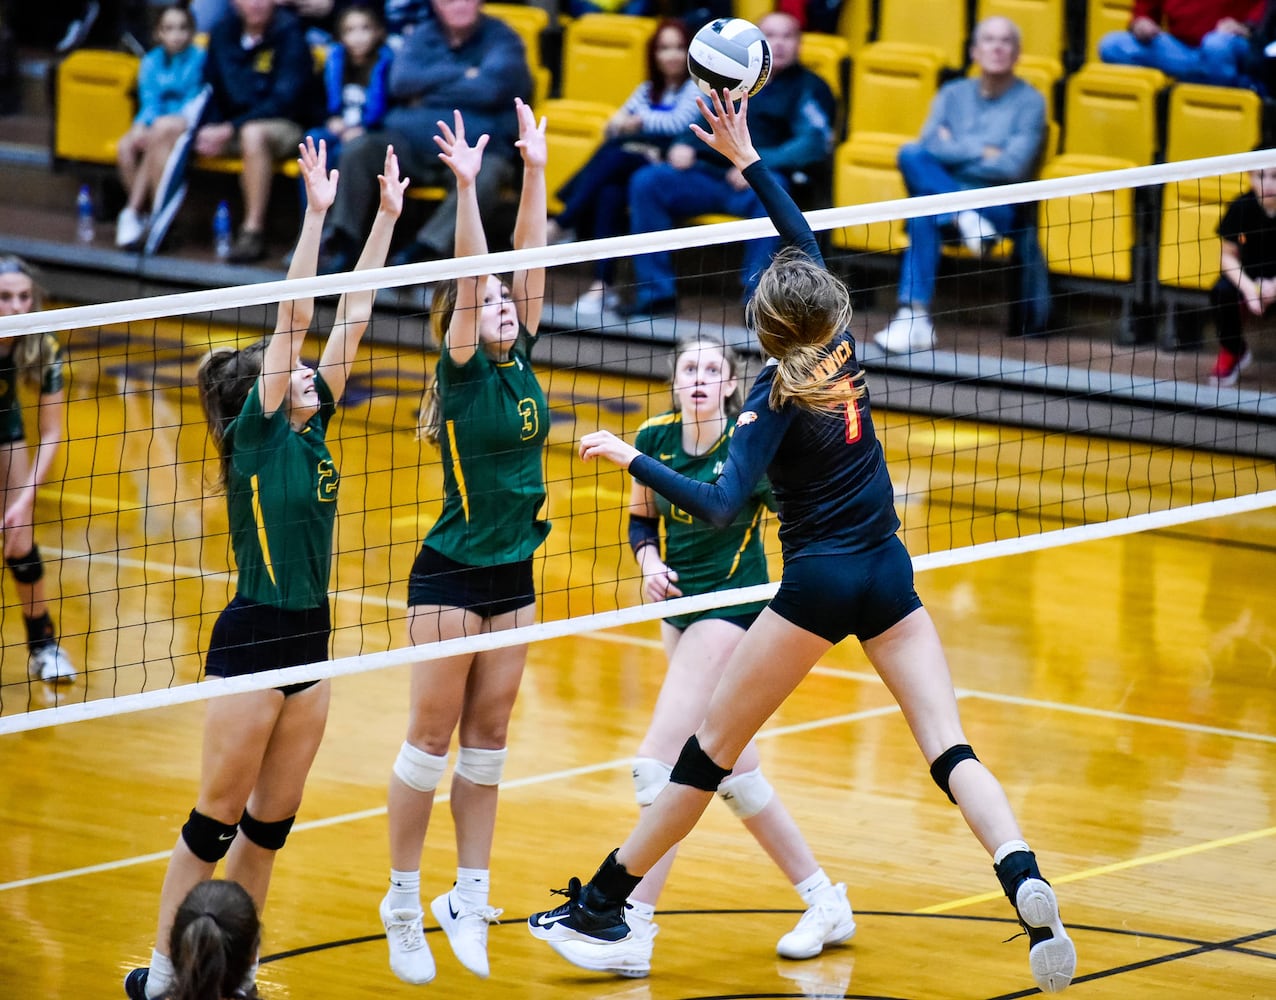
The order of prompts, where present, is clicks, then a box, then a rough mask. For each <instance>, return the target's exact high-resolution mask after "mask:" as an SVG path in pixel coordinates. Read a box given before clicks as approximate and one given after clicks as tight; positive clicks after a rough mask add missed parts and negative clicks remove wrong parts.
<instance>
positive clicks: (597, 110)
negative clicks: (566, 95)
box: [545, 100, 612, 213]
mask: <svg viewBox="0 0 1276 1000" xmlns="http://www.w3.org/2000/svg"><path fill="white" fill-rule="evenodd" d="M611 114H612V112H611V109H609V108H607V107H606V106H605V105H601V104H597V103H596V102H593V101H569V100H557V101H550V102H549V107H548V108H547V110H546V112H545V116H546V120H547V124H546V127H545V141H546V143H547V145H548V147H549V162H548V163H547V164H546V166H545V187H546V190H547V191H548V192H549V210H550V212H551V213H554V212H559V211H561V210H562V207H563V204H562V202H561V201H559V200H558V197H557V195H556V194H555V192H557V191H558V189H559V188H561V187H562V186H563V185H564V184H565V183H567V181H569V180H570V179H571V178H572V176H573V175H574V174H575V173H576V171H578V170H579V169H580V168H581V167H582V166H584V165H585V162H586V161H587V160H588V159H589V158H590V156H592V155H593V153H594V150H596V149H597V148H598V147H599V145H600V144H601V143H602V141H603V137H604V130H605V129H606V127H607V119H608V118H610V117H611Z"/></svg>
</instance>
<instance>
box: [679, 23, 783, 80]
mask: <svg viewBox="0 0 1276 1000" xmlns="http://www.w3.org/2000/svg"><path fill="white" fill-rule="evenodd" d="M687 69H688V70H689V71H690V72H691V78H692V79H693V80H695V81H696V83H697V84H699V86H700V89H701V90H703V91H704V92H705V93H706V94H712V93H715V92H716V93H718V94H719V95H720V94H721V93H722V91H723V90H724V89H725V90H729V91H730V92H731V96H732V98H734V99H736V100H739V99H740V98H741V97H743V96H744V95H745V94H748V95H749V96H750V97H752V96H753V95H754V94H756V93H757V92H758V91H759V90H761V89H762V85H763V84H765V83H766V81H767V77H769V76H770V75H771V46H769V45H768V44H767V41H766V36H765V35H764V34H762V32H761V31H759V30H758V27H757V25H755V24H753V23H752V22H750V21H746V20H744V19H743V18H740V17H720V18H718V19H717V20H716V21H710V22H709V23H708V24H706V25H705V26H704V27H703V28H701V29H700V30H699V31H697V32H696V36H695V37H694V38H693V39H691V47H690V48H688V49H687Z"/></svg>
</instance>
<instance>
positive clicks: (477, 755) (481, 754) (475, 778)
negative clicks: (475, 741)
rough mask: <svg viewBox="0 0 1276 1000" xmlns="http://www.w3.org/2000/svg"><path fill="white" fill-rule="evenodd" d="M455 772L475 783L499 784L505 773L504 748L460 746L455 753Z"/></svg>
mask: <svg viewBox="0 0 1276 1000" xmlns="http://www.w3.org/2000/svg"><path fill="white" fill-rule="evenodd" d="M456 773H457V774H459V775H460V776H461V777H462V778H464V779H465V780H466V781H470V782H473V783H474V784H476V785H499V784H500V783H501V775H502V774H504V773H505V748H504V747H501V748H500V749H499V750H483V749H480V748H478V747H461V749H460V750H458V751H457V754H456Z"/></svg>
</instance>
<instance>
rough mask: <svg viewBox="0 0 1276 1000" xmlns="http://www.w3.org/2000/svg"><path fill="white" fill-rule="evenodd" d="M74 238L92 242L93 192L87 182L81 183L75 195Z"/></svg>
mask: <svg viewBox="0 0 1276 1000" xmlns="http://www.w3.org/2000/svg"><path fill="white" fill-rule="evenodd" d="M75 238H76V239H77V240H79V241H80V242H81V243H92V242H93V192H92V191H90V190H89V186H88V185H87V184H81V185H80V193H79V194H77V195H76V196H75Z"/></svg>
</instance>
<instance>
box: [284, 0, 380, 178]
mask: <svg viewBox="0 0 1276 1000" xmlns="http://www.w3.org/2000/svg"><path fill="white" fill-rule="evenodd" d="M335 27H336V29H337V37H338V39H339V41H336V42H333V43H332V45H330V46H329V47H328V50H327V55H326V56H325V57H324V64H323V90H324V112H325V116H326V117H325V119H324V124H323V126H322V127H321V128H312V129H311V130H310V132H309V135H310V136H311V137H312V138H313V139H314V141H315V145H316V146H317V145H318V144H319V140H320V139H323V140H324V141H325V142H327V144H328V158H329V159H330V160H331V161H332V162H334V163H335V162H336V161H337V158H338V157H339V156H340V153H341V144H342V143H343V142H349V141H350V140H351V139H354V138H357V137H358V136H361V135H363V134H364V133H365V132H367V131H368V130H369V129H374V128H377V127H378V126H380V124H381V121H382V119H384V118H385V112H386V107H387V101H388V99H389V92H388V88H387V81H388V78H389V74H390V62H391V60H392V59H393V57H394V53H393V52H391V51H390V47H389V46H388V45H386V44H385V25H384V24H382V23H381V16H380V15H379V14H378V13H377V12H376V10H375V9H374V8H372V7H371V6H366V5H363V4H356V5H352V6H349V7H346V8H345V9H344V10H342V12H341V14H340V15H339V16H338V17H337V23H336V25H335ZM302 190H303V191H304V190H305V188H304V186H303V188H302Z"/></svg>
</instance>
